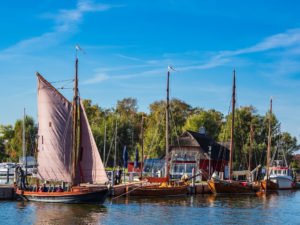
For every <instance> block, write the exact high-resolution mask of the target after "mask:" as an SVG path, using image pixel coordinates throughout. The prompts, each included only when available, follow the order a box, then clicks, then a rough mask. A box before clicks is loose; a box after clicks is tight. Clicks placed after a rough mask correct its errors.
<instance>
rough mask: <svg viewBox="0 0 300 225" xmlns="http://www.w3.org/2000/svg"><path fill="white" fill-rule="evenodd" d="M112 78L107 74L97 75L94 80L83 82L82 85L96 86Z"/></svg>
mask: <svg viewBox="0 0 300 225" xmlns="http://www.w3.org/2000/svg"><path fill="white" fill-rule="evenodd" d="M109 78H110V77H109V76H108V75H107V74H105V73H100V74H96V75H95V76H94V77H93V78H91V79H89V80H86V81H83V82H82V83H81V84H96V83H101V82H102V81H104V80H107V79H109Z"/></svg>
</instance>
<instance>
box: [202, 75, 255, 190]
mask: <svg viewBox="0 0 300 225" xmlns="http://www.w3.org/2000/svg"><path fill="white" fill-rule="evenodd" d="M231 102H232V114H231V115H232V119H231V135H230V155H229V180H226V181H225V180H224V181H223V180H220V179H219V178H218V176H217V175H214V174H213V176H212V178H211V179H209V180H208V181H207V183H208V187H209V189H210V190H211V192H212V193H214V194H255V193H256V191H257V188H256V187H255V186H253V185H252V184H248V183H247V182H236V181H233V180H232V158H233V150H234V147H233V143H234V112H235V70H233V86H232V101H231Z"/></svg>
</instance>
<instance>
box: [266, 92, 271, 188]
mask: <svg viewBox="0 0 300 225" xmlns="http://www.w3.org/2000/svg"><path fill="white" fill-rule="evenodd" d="M271 119H272V97H271V100H270V111H269V134H268V151H267V171H266V173H267V176H266V177H267V180H266V192H267V186H268V181H269V167H270V154H271V139H272V137H271Z"/></svg>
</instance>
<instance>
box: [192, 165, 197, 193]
mask: <svg viewBox="0 0 300 225" xmlns="http://www.w3.org/2000/svg"><path fill="white" fill-rule="evenodd" d="M195 181H196V176H195V168H193V170H192V188H193V191H192V193H193V194H195Z"/></svg>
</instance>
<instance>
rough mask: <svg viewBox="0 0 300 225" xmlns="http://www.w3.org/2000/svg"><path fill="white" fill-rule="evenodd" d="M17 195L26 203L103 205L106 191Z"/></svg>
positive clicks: (19, 192)
mask: <svg viewBox="0 0 300 225" xmlns="http://www.w3.org/2000/svg"><path fill="white" fill-rule="evenodd" d="M17 194H18V195H19V196H20V197H21V198H22V199H23V200H26V201H35V202H50V203H67V204H82V203H85V204H86V203H100V204H103V203H104V201H105V199H106V196H107V194H108V189H107V188H106V187H105V188H101V189H98V190H88V191H76V192H73V191H72V192H50V193H48V192H29V191H21V190H18V191H17Z"/></svg>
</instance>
